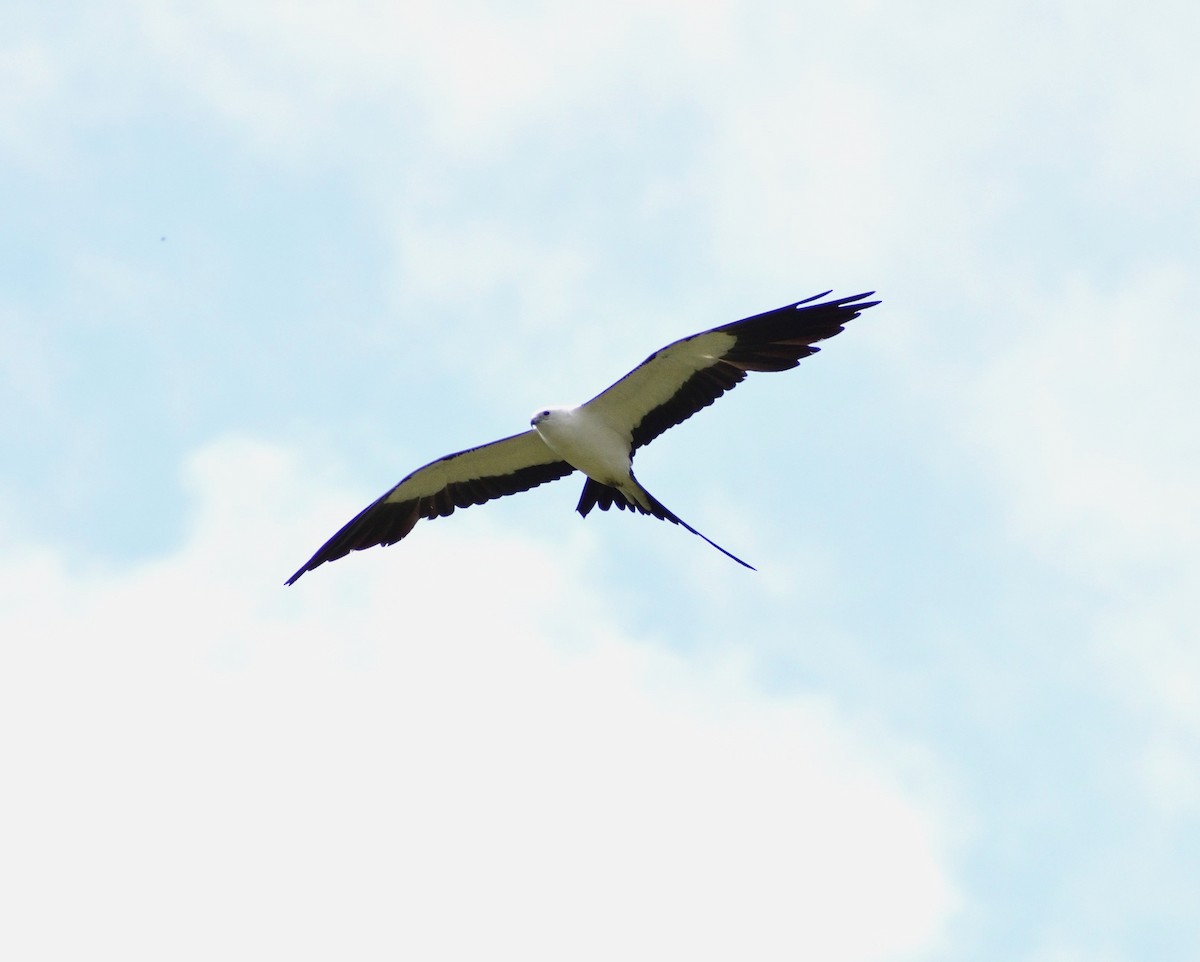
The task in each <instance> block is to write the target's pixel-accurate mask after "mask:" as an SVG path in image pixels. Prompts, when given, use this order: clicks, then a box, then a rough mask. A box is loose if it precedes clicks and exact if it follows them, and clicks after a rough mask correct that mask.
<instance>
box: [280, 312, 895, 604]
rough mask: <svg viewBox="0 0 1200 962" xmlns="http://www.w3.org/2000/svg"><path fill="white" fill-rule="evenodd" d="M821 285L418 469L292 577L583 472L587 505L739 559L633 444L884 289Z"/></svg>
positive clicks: (797, 348) (790, 358)
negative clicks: (849, 293) (640, 468)
mask: <svg viewBox="0 0 1200 962" xmlns="http://www.w3.org/2000/svg"><path fill="white" fill-rule="evenodd" d="M829 293H830V292H829V291H826V292H825V293H824V294H818V295H816V296H815V297H810V298H808V299H806V300H803V301H798V302H797V303H795V304H788V305H787V306H786V307H781V308H778V309H777V310H774V311H767V312H766V313H765V314H756V315H755V316H754V317H747V318H745V319H744V320H740V321H734V322H733V323H732V324H726V325H724V326H722V327H714V328H713V329H712V330H711V331H704V332H703V333H700V334H693V335H692V336H691V337H685V338H683V339H682V340H679V341H676V342H675V343H674V344H668V345H667V346H666V347H664V348H663V349H662V350H659V351H655V352H654V353H653V354H651V355H650V356H649V357H648V358H646V360H644V361H643V362H642V363H641V364H639V365H638V366H637V367H635V368H634V369H633V370H632V371H630V372H629V373H628V374H626V375H625V376H624V377H623V378H621V380H619V381H617V383H616V384H614V385H612V387H610V388H608V389H607V390H605V391H602V392H601V393H600V394H597V395H596V396H595V397H594V398H592V399H591V400H590V401H588V402H587V403H585V404H581V405H579V406H578V407H566V408H546V409H545V410H542V411H539V412H538V413H537V414H535V415H534V416H533V419H532V420H531V421H530V424H531V425H532V427H533V430H532V431H525V432H523V433H521V434H515V435H513V436H512V437H510V438H504V439H503V440H500V441H493V442H492V443H491V444H484V445H481V446H480V447H477V448H468V449H467V450H466V451H459V452H458V453H457V454H448V455H446V456H445V457H444V458H438V460H436V461H434V462H432V463H430V464H427V465H425V467H423V468H418V469H417V470H416V471H414V472H413V473H412V474H410V475H409V476H408V477H407V478H405V479H404V480H403V481H401V482H400V483H399V484H398V485H396V486H395V487H394V488H392V489H391V490H390V491H389V492H387V494H385V495H384V496H383V497H381V498H380V499H379V500H378V501H376V502H375V503H374V504H371V505H369V506H368V507H366V508H364V509H363V510H362V511H360V512H359V513H358V514H357V515H356V516H355V517H354V518H353V519H351V520H350V522H349V523H347V524H346V526H345V527H343V528H342V530H341V531H339V532H338V533H337V534H335V535H334V536H333V537H332V538H330V539H329V540H328V541H327V542H325V544H324V545H322V546H321V548H320V550H319V551H317V553H316V554H315V555H313V556H312V557H311V558H309V559H308V561H306V562H305V563H304V566H303V567H302V568H301V569H300V570H299V571H297V572H296V573H295V574H294V575H292V576H291V577H290V578H289V579H288V580H287V583H288V584H289V585H290V584H293V583H294V582H295V581H296V580H297V579H298V578H299V577H300V576H301V575H302V574H304V572H306V571H312V569H313V568H316V567H317V566H318V565H321V564H324V563H325V562H326V561H336V560H337V559H338V558H341V557H344V556H345V555H348V554H349V553H350V552H351V551H361V550H362V549H363V548H370V547H373V546H375V545H389V544H394V543H395V542H397V541H399V540H400V539H401V538H403V537H404V536H405V535H406V534H408V533H409V532H410V531H412V529H413V526H414V525H415V524H416V523H417V521H419V520H420V519H421V518H439V517H444V516H445V515H448V514H452V513H453V512H454V509H455V508H468V507H470V506H471V505H473V504H483V503H484V502H485V501H490V500H491V499H493V498H501V497H503V496H504V495H506V494H516V493H517V492H518V491H527V490H529V489H530V488H533V487H537V485H539V484H544V483H545V482H547V481H554V480H556V479H558V478H564V477H566V476H567V475H568V474H571V473H572V472H574V471H582V472H583V473H584V474H585V475H587V481H585V482H584V485H583V494H582V495H581V497H580V498H579V505H578V507H577V508H576V510H577V511H578V512H579V513H580V514H581V515H583V516H585V517H586V516H587V513H588V512H589V511H591V510H592V508H594V507H599V508H600V510H601V511H607V510H608V509H609V508H610V507H612V506H613V505H615V506H616V507H617V508H619V509H621V510H622V511H624V510H626V509H628V510H630V511H637V512H640V513H641V514H648V515H652V516H653V517H655V518H661V519H663V520H664V521H670V522H671V523H672V524H677V525H679V526H680V527H683V528H685V529H687V530H688V531H690V532H691V533H692V534H694V535H698V536H699V537H701V538H704V540H705V541H708V543H709V544H710V545H712V546H713V547H714V548H716V549H717V550H718V551H720V552H722V553H723V554H726V555H728V556H729V557H730V558H732V559H733V560H734V561H736V562H737V563H738V564H740V565H745V567H747V568H750V567H751V566H750V565H748V564H746V562H744V561H743V560H742V559H741V558H739V557H737V556H736V555H733V554H730V552H728V551H726V550H725V549H724V548H722V547H721V546H720V545H719V544H716V543H715V542H713V541H710V540H709V539H708V538H706V537H705V536H704V535H702V534H700V532H699V531H697V530H696V529H695V528H693V527H692V526H691V525H690V524H688V523H687V522H686V521H683V520H682V519H680V518H679V517H677V516H676V515H674V514H673V513H672V512H671V511H670V510H669V509H667V508H666V507H664V506H663V504H662V503H661V502H660V501H659V500H658V499H657V498H655V497H654V495H652V494H651V493H650V492H649V491H647V490H646V489H645V488H643V487H642V485H641V484H640V483H639V482H638V479H637V478H636V477H634V475H633V468H632V464H633V454H634V452H635V451H636V450H637V449H638V448H640V447H642V446H643V445H646V444H649V443H650V442H651V441H653V440H654V439H655V438H656V437H658V436H659V435H660V434H662V433H663V432H664V431H666V430H667V429H668V428H672V427H674V426H675V425H676V424H679V423H680V422H681V421H684V420H686V419H687V418H690V417H691V416H692V415H693V414H695V413H696V412H697V411H699V410H700V409H701V408H705V407H708V405H710V404H712V402H713V401H715V400H716V399H717V398H719V397H720V396H721V395H722V394H724V393H725V392H726V391H728V390H730V389H731V388H732V387H734V386H735V385H737V384H738V383H739V382H740V381H742V380H743V379H744V378H745V377H746V374H747V372H749V371H786V370H787V369H788V368H793V367H795V366H796V365H797V364H799V363H800V359H801V358H803V357H807V356H808V355H810V354H813V353H815V352H816V351H818V350H819V348H817V347H815V346H814V342H815V341H822V340H824V339H825V338H827V337H833V336H834V335H835V334H839V333H841V331H842V329H843V328H842V325H843V324H845V323H846V322H847V321H852V320H854V318H856V317H858V315H859V314H860V313H861V312H862V311H865V310H866V309H867V308H868V307H874V306H875V305H876V304H878V303H879V301H865V300H864V298H867V297H870V296H871V294H872V293H874V292H873V291H871V292H868V293H866V294H857V295H855V296H854V297H842V298H838V299H836V300H831V301H825V302H824V303H821V304H814V303H813V301H816V300H819V299H820V298H822V297H825V296H826V295H828V294H829Z"/></svg>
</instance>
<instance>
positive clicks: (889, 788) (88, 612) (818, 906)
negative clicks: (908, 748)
mask: <svg viewBox="0 0 1200 962" xmlns="http://www.w3.org/2000/svg"><path fill="white" fill-rule="evenodd" d="M305 467H306V465H305V462H304V459H303V457H301V456H298V455H296V454H293V453H290V452H287V451H284V450H281V449H278V448H274V447H271V446H267V445H263V444H261V443H258V442H255V441H252V440H245V439H242V440H238V439H226V440H222V441H217V442H214V443H213V444H211V445H209V446H207V447H206V448H205V449H203V450H201V451H199V452H197V453H196V454H195V456H194V457H193V458H192V459H191V460H190V462H189V464H188V467H187V478H188V487H189V491H190V497H191V498H192V499H193V501H194V505H193V510H192V514H191V516H192V518H193V522H192V525H191V530H190V534H189V536H188V538H187V540H186V542H185V543H184V544H182V545H181V546H180V547H179V549H178V551H177V552H175V553H173V554H171V555H168V556H164V557H161V558H158V559H154V560H150V561H147V562H144V563H142V564H139V565H137V566H134V567H127V568H119V569H114V568H110V567H98V566H96V565H95V564H94V563H89V562H84V561H80V560H69V559H66V558H64V557H62V556H61V554H60V553H58V552H57V551H55V550H54V549H53V548H52V547H49V546H40V547H39V546H30V545H26V546H23V547H21V548H18V549H10V554H9V556H8V557H7V558H6V559H5V560H4V562H3V564H2V567H3V569H4V570H3V572H2V574H3V577H2V578H0V585H3V590H4V592H5V597H4V598H3V604H2V606H0V610H2V611H3V612H5V614H4V616H3V618H4V624H3V626H2V628H0V630H2V631H3V634H4V636H5V638H6V639H8V642H7V643H6V645H5V648H4V654H3V659H4V664H3V666H2V670H0V679H2V681H0V689H2V690H0V705H2V706H3V708H2V709H0V710H2V712H3V716H4V717H3V731H4V733H5V734H4V736H3V741H4V744H3V751H4V755H5V758H6V771H7V773H8V782H9V785H10V789H9V790H8V792H7V797H6V807H7V809H8V813H9V814H8V817H7V819H6V828H5V833H6V835H7V837H6V838H5V839H4V848H5V851H6V872H7V873H8V875H9V876H10V877H12V878H16V879H19V880H20V885H19V887H17V888H14V889H13V890H10V892H9V893H8V897H7V898H8V902H9V905H10V909H11V918H13V919H14V920H18V921H16V922H15V924H14V925H13V926H10V927H9V931H8V932H7V933H6V935H5V937H4V938H5V939H6V940H7V941H8V942H9V943H10V944H12V943H14V940H20V939H28V940H31V941H30V942H29V943H28V944H33V943H32V940H33V939H35V938H36V939H37V940H38V943H39V944H40V945H41V946H42V947H43V950H45V951H47V952H49V953H50V954H56V955H59V956H67V955H78V954H80V953H81V952H84V951H85V950H87V951H94V950H95V948H96V947H97V946H106V945H116V944H119V945H121V946H122V953H123V955H124V956H125V957H127V958H133V959H137V958H150V957H154V958H161V957H163V956H164V955H165V956H170V957H172V958H191V957H194V958H200V957H208V958H211V957H213V956H214V955H218V954H219V955H222V956H224V957H230V956H232V957H243V958H245V957H262V956H264V955H273V956H279V955H287V956H289V957H318V956H319V957H331V956H342V957H345V956H353V957H355V958H374V957H384V956H387V957H395V956H396V955H397V954H400V955H406V956H412V957H420V958H463V957H478V956H481V955H486V954H491V953H494V951H495V948H496V946H498V945H504V946H513V947H519V948H520V951H521V954H522V956H523V957H525V958H535V959H536V958H562V957H564V956H567V957H571V958H613V957H625V958H663V957H689V958H729V957H733V956H745V957H752V958H795V957H797V956H798V955H812V956H814V957H821V958H824V959H833V960H867V959H878V958H884V957H892V956H894V955H897V954H902V953H906V952H915V951H917V950H920V949H922V948H927V947H929V946H930V945H931V944H932V943H933V942H935V941H936V940H937V939H938V938H939V936H940V934H941V933H942V931H943V929H944V926H945V924H946V922H947V919H948V918H949V916H950V913H951V912H952V911H953V908H954V906H955V904H956V900H957V896H956V894H955V887H954V883H953V882H952V880H951V878H950V874H949V867H948V864H947V861H946V859H947V857H948V851H947V847H948V844H949V838H948V835H947V824H946V823H945V821H944V813H943V812H939V810H938V805H937V804H936V803H934V802H933V801H932V799H931V798H925V797H923V795H922V791H923V790H922V789H921V787H920V786H919V785H912V784H906V783H905V781H904V779H903V778H902V777H901V775H900V773H898V772H897V771H895V770H894V769H892V768H891V767H890V765H889V763H888V762H887V761H886V757H888V756H894V755H895V754H903V752H902V751H899V749H900V748H901V746H898V745H891V746H889V745H886V744H872V743H868V741H867V740H866V738H865V737H864V736H863V734H862V733H861V732H858V731H857V730H856V728H855V725H854V723H853V720H852V719H848V718H846V717H844V716H843V715H842V714H841V713H840V712H839V710H838V708H837V706H836V705H835V704H832V703H831V702H829V701H828V700H825V699H818V698H807V697H790V698H769V697H766V696H764V695H762V694H761V693H760V692H757V691H755V690H754V689H753V687H752V686H751V685H750V684H749V683H748V682H747V680H746V678H747V676H748V672H747V671H745V670H744V668H745V666H739V665H737V664H732V663H725V662H721V661H713V662H703V661H695V660H684V659H681V658H678V657H675V656H672V655H668V654H666V653H665V652H664V651H662V650H660V649H658V648H657V647H656V646H655V645H654V644H653V642H652V641H651V640H649V639H639V638H634V637H628V636H627V635H626V634H625V633H624V631H623V630H622V627H621V624H620V621H619V619H618V618H616V617H615V616H614V614H613V612H614V611H615V610H618V608H615V607H614V606H613V605H614V601H617V600H619V599H614V598H613V597H612V596H611V595H610V594H609V593H608V589H607V587H606V586H597V585H595V584H594V582H593V581H592V579H591V578H590V577H589V570H590V568H591V565H590V564H589V559H588V556H587V550H586V547H584V546H582V545H581V543H575V544H574V545H568V546H567V548H566V550H565V553H560V552H557V551H556V552H554V553H552V552H550V551H548V550H547V549H546V548H545V547H543V546H540V545H538V544H537V543H535V542H532V541H529V540H526V539H524V538H522V537H521V536H519V535H515V534H513V533H512V532H510V531H506V530H504V529H503V528H499V527H497V526H496V525H495V524H494V523H493V522H492V521H490V520H489V519H488V515H487V514H486V513H485V512H484V513H479V514H478V515H477V514H475V513H472V516H471V518H470V521H471V522H472V524H471V525H470V527H469V528H468V527H467V526H466V525H465V524H462V523H461V519H451V520H450V521H446V522H441V523H439V530H436V531H433V530H426V531H425V532H424V534H422V532H420V531H418V532H416V533H414V535H413V541H412V542H411V543H407V544H406V545H405V546H404V549H407V550H404V549H393V550H392V551H390V552H386V553H385V552H383V551H380V552H374V553H371V554H373V555H374V556H373V557H372V556H371V554H364V555H361V556H355V557H353V558H350V559H346V560H344V561H341V562H338V563H337V564H336V565H331V566H328V567H327V568H323V569H321V570H320V571H318V572H315V573H312V574H310V575H308V576H306V578H305V579H304V580H302V581H301V582H300V583H299V584H298V585H297V586H296V587H294V588H292V589H284V588H283V587H282V585H281V584H280V582H281V580H282V578H283V577H284V576H285V575H286V574H287V573H288V572H289V571H290V570H291V569H292V568H293V567H294V566H295V562H296V560H297V559H299V558H300V557H301V556H302V555H304V554H305V552H306V551H307V550H308V549H310V548H311V547H312V544H311V542H312V540H313V535H316V536H319V535H320V533H321V531H323V530H324V527H325V526H328V524H329V522H330V520H333V519H337V518H340V517H341V514H342V513H343V512H344V511H349V510H351V509H352V508H353V507H354V506H355V503H353V501H352V499H348V498H346V497H344V496H342V495H340V494H338V493H336V492H330V491H327V490H322V489H321V488H320V487H319V486H317V485H314V484H313V483H312V482H311V481H306V480H305V478H306V473H305V470H304V469H305ZM456 521H458V522H460V523H459V524H458V525H457V526H456V524H455V522H456ZM430 527H431V528H432V526H430ZM426 535H427V536H426ZM66 919H69V920H70V924H69V925H67V924H64V920H66ZM18 954H24V953H18Z"/></svg>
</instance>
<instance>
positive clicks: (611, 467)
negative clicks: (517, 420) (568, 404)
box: [530, 408, 632, 487]
mask: <svg viewBox="0 0 1200 962" xmlns="http://www.w3.org/2000/svg"><path fill="white" fill-rule="evenodd" d="M530 423H531V424H532V425H533V427H534V430H536V431H537V433H538V434H539V435H541V438H542V440H543V441H545V442H546V444H547V445H548V446H549V448H550V449H551V450H552V451H554V453H555V454H557V455H558V456H559V457H560V458H562V459H563V460H564V461H566V462H567V463H568V464H569V465H571V466H572V467H574V468H576V469H578V470H580V471H582V472H583V473H584V474H586V475H587V476H588V477H589V478H594V479H595V480H597V481H599V482H600V483H601V484H608V485H613V486H614V487H615V486H616V485H617V484H618V482H621V481H624V480H626V479H628V477H629V465H630V457H629V452H630V448H631V447H632V443H631V441H630V439H629V438H628V437H626V436H624V435H623V434H622V433H621V432H620V431H617V430H616V429H615V428H613V427H612V426H611V425H610V424H608V423H607V422H606V421H603V420H601V419H600V418H598V417H596V416H595V415H594V414H590V413H588V412H587V411H585V410H584V409H583V408H551V409H549V410H547V411H541V412H539V413H538V414H535V415H534V416H533V420H532V421H531V422H530Z"/></svg>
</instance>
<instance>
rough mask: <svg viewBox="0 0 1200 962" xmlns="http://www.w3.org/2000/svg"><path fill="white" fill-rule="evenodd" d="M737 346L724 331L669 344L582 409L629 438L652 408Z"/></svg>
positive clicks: (663, 401)
mask: <svg viewBox="0 0 1200 962" xmlns="http://www.w3.org/2000/svg"><path fill="white" fill-rule="evenodd" d="M736 343H737V338H736V337H735V336H734V335H732V334H729V333H726V332H724V331H706V332H705V333H703V334H695V335H693V336H692V337H685V338H683V339H681V340H678V341H675V342H674V343H673V344H668V345H667V346H666V347H664V348H662V349H661V350H659V351H655V352H654V353H653V354H651V355H650V356H649V357H648V358H646V360H645V361H643V362H642V363H641V364H639V365H638V366H637V367H636V368H634V369H633V370H632V371H630V372H629V373H628V374H626V375H625V376H624V377H623V378H621V380H619V381H617V382H616V383H615V384H613V385H612V386H611V387H608V388H606V389H605V390H603V391H601V392H600V393H599V394H597V395H596V396H595V397H594V398H592V399H591V400H590V401H588V402H587V403H586V404H584V405H583V408H584V410H586V411H587V412H588V413H589V414H591V415H593V416H595V417H599V418H602V419H604V420H605V421H607V422H608V423H609V424H610V425H611V426H612V427H613V428H614V429H616V430H618V431H620V432H621V433H622V434H624V435H626V436H631V435H632V432H633V429H634V428H635V427H637V426H638V425H639V424H640V423H641V422H642V420H643V419H644V418H645V417H646V415H647V414H649V413H650V412H651V411H653V410H654V409H655V408H658V407H661V406H662V405H663V404H666V403H667V402H668V401H670V400H671V399H672V398H673V397H674V396H675V394H676V393H677V392H678V391H679V388H680V386H681V385H682V384H684V383H685V382H686V381H687V380H688V378H690V377H691V376H692V375H693V374H695V373H696V372H697V371H701V370H704V369H705V368H708V367H711V366H712V365H713V362H714V361H716V360H717V359H719V358H721V357H722V356H724V355H725V354H726V352H728V351H729V349H730V348H732V347H733V345H734V344H736Z"/></svg>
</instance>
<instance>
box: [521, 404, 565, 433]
mask: <svg viewBox="0 0 1200 962" xmlns="http://www.w3.org/2000/svg"><path fill="white" fill-rule="evenodd" d="M573 410H574V408H566V407H558V408H542V410H540V411H538V412H537V414H535V415H534V416H533V417H531V418H530V419H529V423H530V425H531V426H532V427H535V428H536V427H537V426H538V425H539V424H543V423H545V422H546V421H551V422H554V421H561V420H563V419H564V417H565V416H566V415H567V414H569V413H570V412H571V411H573Z"/></svg>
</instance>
